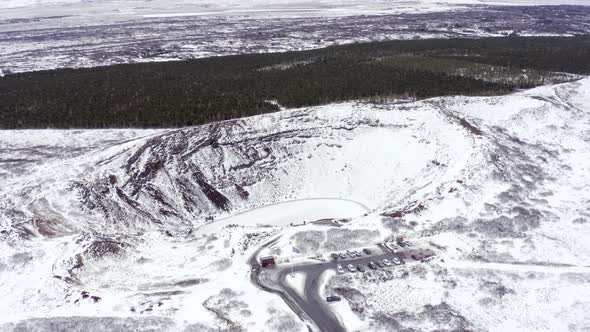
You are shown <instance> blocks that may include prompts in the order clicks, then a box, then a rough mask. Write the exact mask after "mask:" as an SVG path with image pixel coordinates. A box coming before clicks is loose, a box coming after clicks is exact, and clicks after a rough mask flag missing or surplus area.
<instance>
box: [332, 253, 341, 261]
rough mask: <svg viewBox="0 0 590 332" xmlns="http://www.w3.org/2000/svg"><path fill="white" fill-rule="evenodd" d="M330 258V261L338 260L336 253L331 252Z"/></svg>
mask: <svg viewBox="0 0 590 332" xmlns="http://www.w3.org/2000/svg"><path fill="white" fill-rule="evenodd" d="M330 257H332V259H334V260H336V259H338V257H339V256H338V254H337V253H335V252H333V253H331V254H330Z"/></svg>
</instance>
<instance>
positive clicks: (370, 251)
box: [330, 244, 412, 273]
mask: <svg viewBox="0 0 590 332" xmlns="http://www.w3.org/2000/svg"><path fill="white" fill-rule="evenodd" d="M411 250H412V249H411V246H407V247H404V248H402V247H399V246H396V247H393V246H390V245H385V244H379V245H373V246H369V247H366V248H362V249H355V250H346V251H341V252H334V253H331V254H330V264H331V265H333V266H332V267H331V268H333V269H334V270H335V271H336V272H338V273H358V272H361V273H362V272H365V271H367V270H379V269H387V268H395V267H396V266H399V265H403V264H405V263H406V259H407V258H408V257H410V259H411V255H412V254H411V253H410V251H411Z"/></svg>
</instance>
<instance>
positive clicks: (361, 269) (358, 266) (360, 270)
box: [356, 264, 365, 272]
mask: <svg viewBox="0 0 590 332" xmlns="http://www.w3.org/2000/svg"><path fill="white" fill-rule="evenodd" d="M356 269H357V270H359V272H365V267H364V266H362V265H360V264H359V265H357V266H356Z"/></svg>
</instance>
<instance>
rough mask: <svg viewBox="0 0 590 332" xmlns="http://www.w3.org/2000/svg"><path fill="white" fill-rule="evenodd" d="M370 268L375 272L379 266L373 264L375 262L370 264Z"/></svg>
mask: <svg viewBox="0 0 590 332" xmlns="http://www.w3.org/2000/svg"><path fill="white" fill-rule="evenodd" d="M369 268H370V269H371V270H375V269H377V265H375V263H373V262H369Z"/></svg>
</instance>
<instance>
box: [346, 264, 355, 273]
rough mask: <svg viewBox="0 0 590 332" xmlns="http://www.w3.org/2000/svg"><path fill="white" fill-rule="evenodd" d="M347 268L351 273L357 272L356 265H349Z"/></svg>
mask: <svg viewBox="0 0 590 332" xmlns="http://www.w3.org/2000/svg"><path fill="white" fill-rule="evenodd" d="M347 268H348V271H350V272H354V271H356V270H355V269H354V265H352V264H348V266H347Z"/></svg>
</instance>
